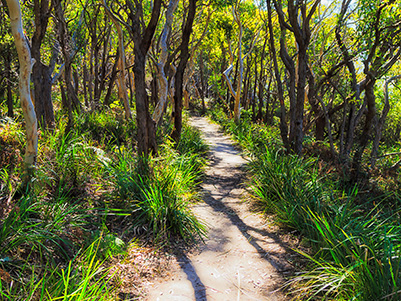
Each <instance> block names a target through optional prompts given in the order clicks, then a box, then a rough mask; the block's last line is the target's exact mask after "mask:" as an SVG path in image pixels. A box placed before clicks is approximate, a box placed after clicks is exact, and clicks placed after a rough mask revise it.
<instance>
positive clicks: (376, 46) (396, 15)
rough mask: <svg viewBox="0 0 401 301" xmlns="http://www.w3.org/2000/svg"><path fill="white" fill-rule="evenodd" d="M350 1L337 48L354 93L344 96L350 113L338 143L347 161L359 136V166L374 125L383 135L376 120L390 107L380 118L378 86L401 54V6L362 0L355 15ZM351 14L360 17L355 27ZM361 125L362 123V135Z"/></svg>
mask: <svg viewBox="0 0 401 301" xmlns="http://www.w3.org/2000/svg"><path fill="white" fill-rule="evenodd" d="M351 5H352V2H351V1H350V0H343V1H342V5H341V10H340V14H339V18H338V22H337V26H336V30H335V33H336V41H337V45H338V49H339V51H340V53H341V55H342V57H343V60H344V62H345V65H346V68H347V71H348V76H349V78H350V79H351V80H350V87H349V88H350V91H351V94H350V95H349V96H347V97H344V98H345V106H344V114H347V118H344V119H343V124H342V126H341V128H342V130H341V137H340V142H339V144H340V157H341V159H342V160H343V162H344V163H346V164H348V162H349V161H350V154H351V150H352V149H353V146H354V141H355V138H357V142H358V143H357V145H356V147H355V152H354V154H353V157H352V162H353V166H354V167H355V168H356V169H359V166H360V163H361V159H362V155H363V153H364V151H365V149H366V147H367V145H368V143H369V141H370V140H371V139H372V134H373V132H374V131H373V129H374V128H375V127H376V129H377V130H376V131H375V135H376V136H380V135H381V126H380V125H379V127H377V121H378V120H379V119H380V118H385V117H386V114H387V109H385V110H383V111H382V116H381V117H380V118H379V119H378V114H377V103H376V102H377V100H376V92H375V89H376V84H377V82H378V80H380V79H381V78H383V77H384V76H385V75H386V74H387V73H388V71H389V70H390V69H391V67H392V66H393V65H394V64H395V63H396V62H397V61H398V60H399V58H400V56H401V13H400V10H401V7H400V3H399V2H397V1H395V0H389V1H386V2H384V3H382V2H381V1H376V0H361V1H359V2H358V6H357V8H356V12H355V14H353V15H352V14H350V11H351V10H352V8H351ZM352 16H355V17H356V18H357V26H356V28H353V27H351V26H350V25H348V26H347V24H348V23H350V22H351V21H353V20H351V18H352ZM354 31H355V32H354ZM355 44H356V46H355ZM355 49H357V50H355ZM358 62H359V63H362V64H363V69H362V70H363V71H362V72H360V71H359V69H360V68H358V66H356V63H358ZM335 88H336V89H337V90H339V88H338V87H335ZM362 97H363V99H361V98H362ZM358 126H362V131H361V132H360V135H359V136H357V128H358Z"/></svg>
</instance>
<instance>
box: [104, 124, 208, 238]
mask: <svg viewBox="0 0 401 301" xmlns="http://www.w3.org/2000/svg"><path fill="white" fill-rule="evenodd" d="M181 140H182V141H184V140H185V142H182V143H180V144H179V145H178V147H177V149H178V150H176V149H174V143H173V142H172V141H170V140H166V141H165V143H164V144H162V145H161V146H160V148H159V156H158V157H156V158H150V159H149V161H148V162H147V164H146V165H147V166H149V173H148V174H143V173H142V174H141V173H139V172H138V170H137V166H138V164H137V162H136V159H135V158H134V157H133V156H132V154H131V153H130V152H129V151H128V150H126V149H121V150H120V151H121V153H120V154H118V155H117V159H116V160H115V162H114V163H113V164H110V165H108V174H109V178H110V180H111V182H112V186H113V187H114V197H113V199H114V200H115V201H114V205H115V206H117V207H118V208H122V209H124V210H125V212H128V211H130V212H132V214H131V218H132V226H133V227H145V228H146V229H148V230H149V231H150V232H151V234H152V236H153V237H154V238H162V239H164V240H165V239H166V238H169V237H172V236H177V235H178V236H179V237H181V238H183V239H184V240H186V241H189V240H195V239H196V238H202V237H203V236H204V235H205V227H204V225H203V224H202V223H201V222H200V221H198V219H197V218H196V217H195V216H194V214H193V213H192V212H191V210H190V205H191V202H193V201H194V200H195V199H196V194H197V185H198V183H199V181H200V178H201V171H202V168H203V166H204V165H205V160H204V159H203V158H202V157H201V155H202V154H204V152H205V151H206V150H207V146H206V145H205V144H203V142H202V141H201V138H200V134H199V132H196V131H194V130H192V129H190V128H188V127H184V131H183V137H182V139H181Z"/></svg>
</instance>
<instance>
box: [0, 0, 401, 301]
mask: <svg viewBox="0 0 401 301" xmlns="http://www.w3.org/2000/svg"><path fill="white" fill-rule="evenodd" d="M19 7H20V6H19V3H18V1H12V0H7V1H4V0H3V1H2V2H1V5H0V32H1V33H0V56H1V59H0V70H1V72H0V102H1V104H2V105H1V106H0V109H1V132H0V147H1V158H0V168H1V192H0V226H1V232H0V268H1V269H0V276H1V285H0V292H1V295H2V297H3V298H8V299H11V300H18V299H21V300H28V299H29V298H31V299H34V298H39V299H43V300H44V299H51V300H52V299H57V298H70V299H71V298H76V299H77V300H78V299H80V298H81V299H82V298H90V296H93V297H94V298H96V297H99V296H102V298H105V299H107V298H109V299H113V298H114V299H115V298H118V297H116V296H118V295H119V294H120V296H121V292H120V291H119V289H118V287H119V285H118V282H119V281H118V280H116V277H114V276H111V275H110V270H107V269H106V268H105V262H107V260H106V259H107V258H110V256H111V257H113V256H114V257H115V256H124V255H121V254H124V252H126V249H127V246H128V245H129V244H130V243H129V242H131V245H132V244H134V245H135V242H136V243H138V242H137V238H135V237H137V236H141V235H142V236H143V235H145V236H146V237H147V238H146V239H147V240H149V241H152V243H153V244H155V245H157V244H159V243H160V242H161V241H163V242H167V241H169V240H170V239H171V238H172V237H177V236H179V237H182V238H183V240H184V241H187V242H188V241H193V240H196V239H198V238H201V237H202V236H203V235H205V228H204V226H203V225H202V223H201V222H200V221H198V220H197V219H196V218H195V217H194V216H193V214H192V213H191V211H190V209H189V204H190V202H192V201H193V199H194V198H196V192H197V184H198V183H199V181H200V180H201V174H202V168H203V166H204V165H205V157H204V155H205V152H206V150H207V146H205V145H204V144H203V143H202V141H201V139H200V135H199V133H198V132H196V131H195V130H193V129H191V128H190V127H188V126H187V125H185V118H184V125H183V110H184V109H193V110H196V111H197V112H200V113H202V114H204V113H208V114H210V115H211V117H212V118H213V119H214V120H216V121H218V122H220V123H221V124H222V125H223V127H224V128H225V129H226V130H228V131H229V132H230V133H232V134H233V135H234V136H235V137H236V139H238V141H239V143H240V145H241V146H242V147H243V149H244V150H246V151H247V152H248V153H249V155H250V158H251V162H250V173H253V175H254V176H253V177H252V181H251V182H250V183H249V185H250V187H252V188H253V191H254V196H255V199H257V200H258V202H259V203H260V204H261V205H262V208H263V210H264V211H265V212H269V213H272V214H274V215H275V216H276V218H277V221H278V222H279V223H280V224H281V225H283V227H286V228H288V229H295V230H297V232H296V233H297V235H300V237H302V238H303V239H305V241H306V242H305V244H306V249H307V250H306V251H305V250H303V251H300V253H302V254H303V255H304V256H305V258H307V260H306V263H303V264H302V269H303V270H304V271H306V272H304V273H302V274H301V275H300V276H299V277H295V278H293V279H292V280H291V281H290V283H291V287H293V288H292V291H296V292H297V294H294V295H293V296H295V297H299V298H301V299H302V298H304V297H305V298H306V297H309V298H334V299H336V300H339V298H340V299H341V298H342V299H344V300H349V298H350V297H351V296H352V297H354V298H356V299H357V300H359V299H360V300H372V298H373V299H380V298H384V299H389V300H391V299H393V300H398V299H399V295H400V291H401V277H400V268H401V259H400V251H401V241H400V237H401V236H400V232H401V226H400V223H399V213H400V211H399V210H400V209H399V205H400V197H399V188H400V178H399V172H398V169H399V165H400V164H401V160H400V155H401V153H400V151H399V146H400V133H401V119H400V117H399V116H400V110H401V108H400V104H399V102H398V98H399V97H400V87H399V79H400V77H401V74H400V71H399V70H400V60H399V58H400V55H401V3H400V2H399V1H395V0H388V1H384V2H383V1H378V0H360V1H351V0H342V1H323V2H321V1H318V0H316V1H307V0H303V1H291V0H288V1H280V0H266V1H264V2H261V3H256V2H252V1H240V2H234V1H210V2H202V1H200V0H188V1H181V2H180V1H178V0H171V1H170V2H163V1H161V0H155V1H130V0H127V1H119V2H107V1H92V0H88V1H78V2H77V1H61V0H33V1H25V2H24V3H23V4H22V5H21V10H22V16H23V18H22V21H23V22H22V23H21V25H23V31H22V27H20V28H19V30H20V31H19V35H18V31H17V30H15V29H16V28H17V27H18V25H19V23H18V22H17V21H18V17H19V16H20V15H19V11H18V10H17V9H19ZM10 17H11V18H10ZM11 28H13V29H14V31H13V32H11ZM13 35H14V36H13ZM18 41H19V44H18ZM15 44H16V45H17V48H16V47H15ZM24 51H25V52H24ZM28 52H29V56H28ZM19 68H21V73H18V70H19ZM24 68H25V69H24ZM30 69H32V70H30ZM24 71H25V72H24ZM30 71H32V73H31V75H30ZM20 100H21V101H20ZM184 115H185V114H184ZM23 157H24V159H23ZM82 246H84V248H82ZM119 254H120V255H119ZM125 254H126V253H125ZM125 256H126V255H125ZM28 263H29V264H28ZM76 265H81V268H80V269H75V268H74V266H76ZM106 266H107V264H106ZM117 274H118V273H117ZM138 277H139V278H140V276H138ZM117 278H118V277H117ZM120 282H122V281H120ZM99 283H101V285H99ZM116 283H117V284H116ZM298 285H300V286H298ZM139 293H140V292H138V291H136V292H129V294H133V295H135V294H139ZM127 294H128V293H127ZM88 296H89V297H88ZM295 297H294V298H295ZM121 298H122V297H121ZM81 299H80V300H81Z"/></svg>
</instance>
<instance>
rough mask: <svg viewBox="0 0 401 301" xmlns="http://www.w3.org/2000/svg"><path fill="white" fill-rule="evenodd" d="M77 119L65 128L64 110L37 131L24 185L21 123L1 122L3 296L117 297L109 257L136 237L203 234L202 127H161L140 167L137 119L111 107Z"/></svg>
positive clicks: (155, 238) (123, 250)
mask: <svg viewBox="0 0 401 301" xmlns="http://www.w3.org/2000/svg"><path fill="white" fill-rule="evenodd" d="M74 119H75V120H76V124H75V127H74V128H72V130H71V131H69V132H67V131H66V124H67V122H66V121H65V120H64V119H63V118H62V119H60V120H59V121H58V125H57V127H56V128H55V129H53V130H49V131H42V132H41V133H40V137H39V154H38V164H37V170H36V173H35V177H34V178H33V180H32V182H31V183H30V187H29V188H30V189H29V191H27V192H25V193H23V194H22V195H21V194H20V193H19V192H18V184H19V179H20V178H21V173H22V158H23V155H24V139H22V138H23V137H24V136H25V134H24V130H23V127H22V125H21V123H19V122H15V121H14V120H12V119H4V120H2V121H1V123H0V148H1V149H0V150H1V157H0V300H117V299H118V298H119V297H118V293H119V285H120V284H119V283H121V281H122V280H121V279H120V280H119V279H117V278H118V277H117V278H116V277H115V275H114V273H113V272H112V270H114V269H110V267H108V262H109V261H110V260H109V259H110V258H112V257H116V256H117V257H119V256H120V257H121V256H122V257H124V256H126V255H125V254H126V253H127V246H129V245H132V244H131V243H130V241H131V240H132V239H134V240H135V239H137V237H139V236H142V237H144V238H143V239H146V238H147V239H148V241H149V240H150V241H153V243H158V244H160V245H161V246H162V245H165V244H167V243H168V241H169V239H172V238H174V239H177V238H178V239H183V240H184V241H187V242H191V241H194V240H197V239H199V238H200V239H202V238H203V236H204V234H205V227H204V226H203V224H202V223H201V222H200V221H198V220H197V218H196V217H195V216H194V215H193V214H192V212H191V210H190V206H191V203H192V202H193V201H196V199H197V191H198V188H197V185H198V183H199V182H200V181H201V177H202V170H203V167H204V165H205V159H204V156H203V155H204V154H205V152H206V150H207V146H206V145H205V144H204V143H203V142H202V141H201V139H200V134H199V132H198V131H196V130H194V129H192V128H191V127H189V126H187V125H185V126H184V128H183V134H182V135H183V136H182V142H181V143H180V144H179V145H178V146H174V144H173V143H172V142H171V141H170V140H169V138H168V137H167V135H165V134H163V135H160V136H161V137H162V138H163V139H161V140H162V141H161V144H160V145H159V155H158V156H154V157H151V158H149V159H148V162H147V165H148V166H149V169H148V173H146V174H144V173H142V174H140V173H139V172H138V170H137V166H138V164H137V163H138V160H139V159H138V157H137V155H136V153H135V143H134V141H135V132H136V129H135V122H134V121H129V122H126V121H124V120H123V119H119V118H118V117H117V118H116V117H114V116H113V112H112V111H104V112H101V113H99V112H97V113H96V114H95V113H88V114H85V115H76V116H75V118H74ZM166 128H167V127H166ZM17 192H18V193H17ZM138 228H140V229H142V230H143V231H139V232H138V231H137V229H138ZM131 297H136V296H133V295H132V296H131Z"/></svg>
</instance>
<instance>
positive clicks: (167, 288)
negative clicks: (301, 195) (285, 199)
mask: <svg viewBox="0 0 401 301" xmlns="http://www.w3.org/2000/svg"><path fill="white" fill-rule="evenodd" d="M191 124H192V125H193V126H195V127H197V128H199V129H200V130H201V131H202V133H203V137H204V139H205V140H206V141H207V143H209V144H210V145H211V150H210V151H211V161H210V164H209V166H208V169H207V171H206V174H207V176H206V179H205V181H204V183H203V184H202V189H203V200H204V202H200V203H199V204H197V205H195V206H194V208H193V210H194V212H195V214H196V215H197V216H198V217H199V218H200V219H201V220H203V221H204V222H205V223H206V224H207V225H208V229H209V232H208V238H207V239H206V243H205V244H204V245H201V246H200V248H199V251H198V252H196V253H194V254H186V255H183V256H182V257H181V258H178V265H179V266H177V267H175V270H174V271H173V275H172V276H171V277H169V279H161V280H159V281H156V283H155V284H154V285H153V287H152V288H151V290H150V292H149V294H148V296H147V298H146V300H160V301H161V300H174V301H175V300H218V301H220V300H222V301H223V300H227V301H233V300H286V297H285V296H284V294H282V293H281V292H279V291H277V288H279V287H280V283H282V278H281V273H282V272H283V271H286V270H289V269H290V268H291V267H290V265H289V264H288V263H287V262H286V261H285V259H284V258H285V257H286V253H285V249H284V247H283V245H282V244H281V243H280V240H279V238H278V237H277V235H275V234H274V232H273V231H272V230H271V229H269V227H268V226H267V225H266V220H264V219H263V218H262V217H261V216H259V215H258V214H255V213H252V212H251V211H250V210H249V208H248V207H249V205H248V204H246V202H244V196H246V192H245V190H244V189H243V187H242V182H243V180H244V176H245V175H244V172H243V171H242V167H243V165H244V164H245V163H246V162H245V160H244V159H243V158H242V157H241V156H240V154H239V153H238V152H237V151H236V150H235V149H234V147H233V145H232V141H231V140H230V139H229V138H228V137H227V136H224V135H223V134H222V133H221V132H219V130H218V126H217V125H215V124H212V123H210V122H209V121H208V120H207V119H206V118H203V117H193V118H191ZM173 269H174V267H173Z"/></svg>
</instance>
